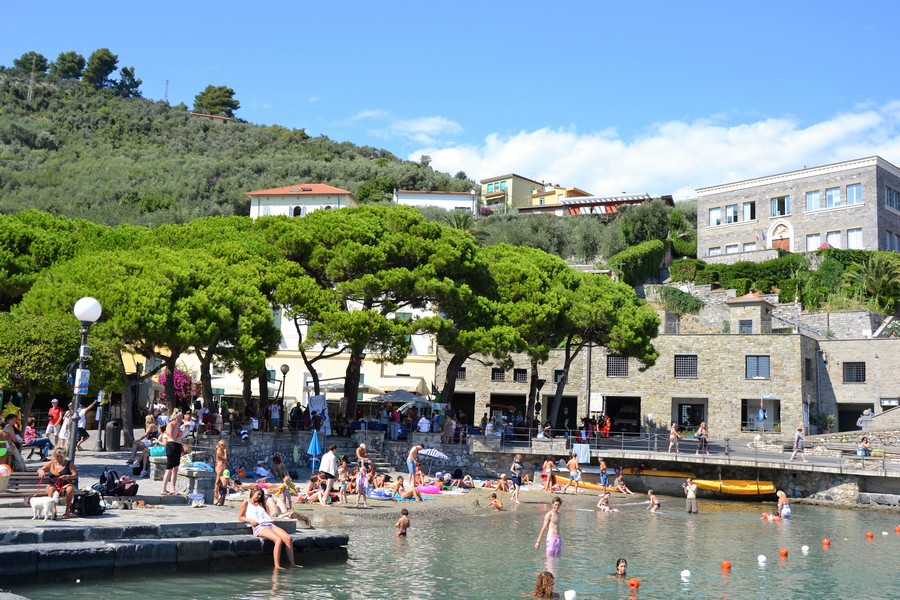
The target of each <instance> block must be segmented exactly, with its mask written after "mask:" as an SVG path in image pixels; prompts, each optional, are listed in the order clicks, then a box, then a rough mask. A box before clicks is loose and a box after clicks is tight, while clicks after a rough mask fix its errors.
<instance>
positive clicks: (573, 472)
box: [560, 452, 581, 494]
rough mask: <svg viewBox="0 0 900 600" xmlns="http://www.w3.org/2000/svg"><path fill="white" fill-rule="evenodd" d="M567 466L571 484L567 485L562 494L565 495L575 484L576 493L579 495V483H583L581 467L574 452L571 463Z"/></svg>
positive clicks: (570, 457) (571, 455)
mask: <svg viewBox="0 0 900 600" xmlns="http://www.w3.org/2000/svg"><path fill="white" fill-rule="evenodd" d="M566 466H567V467H568V468H569V483H567V484H566V487H564V488H563V489H562V492H560V493H562V494H565V493H566V490H567V489H569V486H570V485H572V483H574V484H575V493H576V494H578V493H579V492H578V482H579V481H581V467H579V466H578V459H577V458H576V457H575V453H574V452H572V453H571V454H570V455H569V462H567V463H566Z"/></svg>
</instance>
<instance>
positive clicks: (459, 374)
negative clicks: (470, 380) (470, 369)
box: [456, 367, 466, 381]
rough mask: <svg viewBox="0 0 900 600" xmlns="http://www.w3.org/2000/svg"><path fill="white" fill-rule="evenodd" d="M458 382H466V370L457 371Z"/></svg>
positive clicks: (461, 368) (462, 368)
mask: <svg viewBox="0 0 900 600" xmlns="http://www.w3.org/2000/svg"><path fill="white" fill-rule="evenodd" d="M456 380H457V381H465V380H466V368H465V367H460V368H459V370H458V371H456Z"/></svg>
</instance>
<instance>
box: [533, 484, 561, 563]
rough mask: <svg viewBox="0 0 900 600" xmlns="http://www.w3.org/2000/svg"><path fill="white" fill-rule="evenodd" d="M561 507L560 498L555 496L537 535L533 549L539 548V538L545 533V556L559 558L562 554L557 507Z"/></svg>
mask: <svg viewBox="0 0 900 600" xmlns="http://www.w3.org/2000/svg"><path fill="white" fill-rule="evenodd" d="M560 505H562V498H560V497H559V496H556V497H555V498H553V502H552V503H551V504H550V510H549V511H547V514H546V515H544V524H543V525H542V526H541V532H540V533H539V534H538V538H537V541H536V542H535V543H534V548H535V549H538V548H540V547H541V538H542V537H544V532H545V531H546V532H547V556H559V555H560V554H562V539H561V538H560V537H559V507H560Z"/></svg>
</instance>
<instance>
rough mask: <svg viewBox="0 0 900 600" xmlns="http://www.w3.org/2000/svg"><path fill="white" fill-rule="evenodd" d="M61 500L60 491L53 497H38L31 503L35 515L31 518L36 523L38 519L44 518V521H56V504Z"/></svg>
mask: <svg viewBox="0 0 900 600" xmlns="http://www.w3.org/2000/svg"><path fill="white" fill-rule="evenodd" d="M58 500H59V491H55V492H53V495H52V496H49V497H48V496H43V497H40V496H36V497H34V498H32V499H31V500H30V501H29V504H30V505H31V511H32V512H33V513H34V516H33V517H31V520H32V521H34V520H35V519H37V518H38V517H43V518H44V520H45V521H46V520H48V519H53V520H54V521H55V520H56V503H57V501H58Z"/></svg>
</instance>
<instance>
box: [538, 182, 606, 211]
mask: <svg viewBox="0 0 900 600" xmlns="http://www.w3.org/2000/svg"><path fill="white" fill-rule="evenodd" d="M590 195H591V194H590V192H586V191H584V190H582V189H579V188H577V187H562V186H560V185H558V184H547V185H545V186H544V187H543V188H542V189H540V190H537V191H535V192H532V194H531V204H530V205H531V206H550V205H553V204H562V202H563V200H564V199H566V198H587V197H590Z"/></svg>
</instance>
